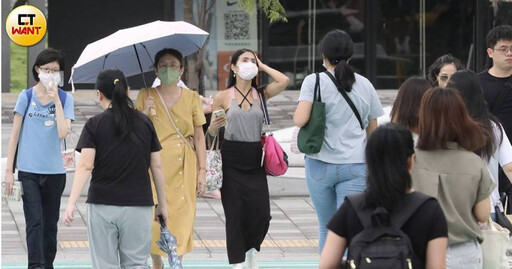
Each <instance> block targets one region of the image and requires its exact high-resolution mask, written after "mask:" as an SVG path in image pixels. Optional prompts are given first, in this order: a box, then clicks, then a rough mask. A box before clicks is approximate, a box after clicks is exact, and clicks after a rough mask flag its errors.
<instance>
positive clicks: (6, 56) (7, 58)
mask: <svg viewBox="0 0 512 269" xmlns="http://www.w3.org/2000/svg"><path fill="white" fill-rule="evenodd" d="M9 12H11V1H5V0H4V1H2V92H10V91H11V41H10V39H9V36H8V35H7V31H5V21H6V20H7V15H9Z"/></svg>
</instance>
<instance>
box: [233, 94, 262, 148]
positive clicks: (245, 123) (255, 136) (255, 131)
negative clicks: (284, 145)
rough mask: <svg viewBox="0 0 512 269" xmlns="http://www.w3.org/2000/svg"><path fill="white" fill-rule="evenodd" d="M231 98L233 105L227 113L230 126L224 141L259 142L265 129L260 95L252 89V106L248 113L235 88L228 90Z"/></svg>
mask: <svg viewBox="0 0 512 269" xmlns="http://www.w3.org/2000/svg"><path fill="white" fill-rule="evenodd" d="M228 91H230V96H231V105H230V107H229V110H228V111H227V113H226V118H227V120H228V126H226V130H225V132H224V139H226V140H230V141H239V142H259V141H260V138H261V130H262V127H263V111H262V110H261V108H260V105H259V102H258V99H259V98H258V93H257V92H256V89H254V88H252V90H251V91H252V99H253V102H252V105H251V108H250V109H249V110H247V111H244V110H242V109H241V108H240V107H239V106H238V104H237V102H236V96H235V88H234V87H231V88H229V89H228Z"/></svg>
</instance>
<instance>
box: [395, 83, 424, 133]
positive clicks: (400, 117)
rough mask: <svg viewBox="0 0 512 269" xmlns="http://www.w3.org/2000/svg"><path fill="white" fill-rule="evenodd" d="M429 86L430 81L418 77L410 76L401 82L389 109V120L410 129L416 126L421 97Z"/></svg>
mask: <svg viewBox="0 0 512 269" xmlns="http://www.w3.org/2000/svg"><path fill="white" fill-rule="evenodd" d="M430 87H431V85H430V82H428V80H426V79H424V78H420V77H411V78H408V79H407V80H406V81H405V82H404V83H402V85H400V88H399V89H398V95H397V96H396V99H395V102H394V103H393V108H392V109H391V115H390V116H391V121H392V122H393V123H396V124H400V125H402V126H405V127H407V128H408V129H409V130H411V131H412V130H414V129H416V128H418V119H419V117H420V104H421V98H422V97H423V95H424V94H425V92H427V90H428V89H430Z"/></svg>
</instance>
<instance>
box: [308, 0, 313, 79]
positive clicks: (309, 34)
mask: <svg viewBox="0 0 512 269" xmlns="http://www.w3.org/2000/svg"><path fill="white" fill-rule="evenodd" d="M311 1H312V0H309V1H308V72H311V70H312V68H311V28H312V26H311V23H312V21H311Z"/></svg>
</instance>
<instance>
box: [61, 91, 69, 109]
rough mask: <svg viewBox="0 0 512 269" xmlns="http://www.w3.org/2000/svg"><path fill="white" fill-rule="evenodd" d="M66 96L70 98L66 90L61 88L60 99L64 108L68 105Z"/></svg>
mask: <svg viewBox="0 0 512 269" xmlns="http://www.w3.org/2000/svg"><path fill="white" fill-rule="evenodd" d="M66 98H68V95H67V94H66V92H65V91H63V90H61V89H59V99H60V102H61V103H62V108H64V107H65V105H66Z"/></svg>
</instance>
